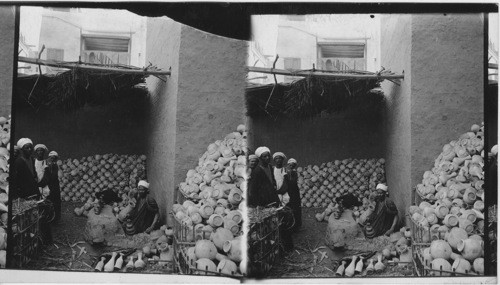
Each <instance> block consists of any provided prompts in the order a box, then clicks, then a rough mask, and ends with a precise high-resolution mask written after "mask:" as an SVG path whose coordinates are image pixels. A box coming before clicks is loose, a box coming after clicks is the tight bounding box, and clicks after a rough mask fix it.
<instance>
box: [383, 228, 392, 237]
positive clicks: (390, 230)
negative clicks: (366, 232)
mask: <svg viewBox="0 0 500 285" xmlns="http://www.w3.org/2000/svg"><path fill="white" fill-rule="evenodd" d="M393 232H394V230H393V229H389V230H388V231H386V232H385V235H386V236H390V235H391V234H392V233H393Z"/></svg>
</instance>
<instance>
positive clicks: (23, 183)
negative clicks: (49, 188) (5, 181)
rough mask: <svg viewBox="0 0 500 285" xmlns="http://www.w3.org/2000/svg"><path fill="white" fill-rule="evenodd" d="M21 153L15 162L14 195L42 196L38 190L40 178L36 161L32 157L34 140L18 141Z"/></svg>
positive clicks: (24, 197) (23, 139)
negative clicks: (36, 168) (36, 169)
mask: <svg viewBox="0 0 500 285" xmlns="http://www.w3.org/2000/svg"><path fill="white" fill-rule="evenodd" d="M17 146H18V147H19V149H20V154H19V156H18V157H17V158H16V161H15V162H14V173H13V175H12V178H13V179H12V183H13V186H14V191H12V192H13V194H14V197H15V198H17V197H19V198H23V199H27V198H36V199H38V198H40V191H38V179H37V174H36V171H35V162H34V160H33V158H32V154H33V142H32V141H31V140H30V139H28V138H22V139H20V140H19V141H18V142H17Z"/></svg>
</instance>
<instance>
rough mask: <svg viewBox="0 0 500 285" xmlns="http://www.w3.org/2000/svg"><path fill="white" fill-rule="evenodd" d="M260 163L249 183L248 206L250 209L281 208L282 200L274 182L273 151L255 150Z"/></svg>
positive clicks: (261, 148)
mask: <svg viewBox="0 0 500 285" xmlns="http://www.w3.org/2000/svg"><path fill="white" fill-rule="evenodd" d="M255 155H257V156H258V157H259V160H260V163H259V165H258V166H257V167H255V169H254V170H253V171H252V173H251V176H252V178H251V179H250V180H249V181H248V205H249V206H250V207H257V206H261V207H266V208H267V207H279V205H280V200H279V197H278V194H277V193H276V181H275V180H274V175H273V167H272V166H271V165H270V164H269V162H270V161H271V151H270V150H269V149H268V148H267V147H259V148H257V150H255Z"/></svg>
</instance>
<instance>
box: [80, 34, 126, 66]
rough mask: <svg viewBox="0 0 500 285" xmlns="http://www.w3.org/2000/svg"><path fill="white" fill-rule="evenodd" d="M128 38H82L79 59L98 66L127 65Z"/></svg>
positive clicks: (89, 36)
mask: <svg viewBox="0 0 500 285" xmlns="http://www.w3.org/2000/svg"><path fill="white" fill-rule="evenodd" d="M129 47H130V38H125V37H103V36H91V35H87V36H83V37H82V52H81V59H82V60H83V61H84V62H89V63H98V64H118V63H120V64H127V65H128V64H129V61H130V49H129Z"/></svg>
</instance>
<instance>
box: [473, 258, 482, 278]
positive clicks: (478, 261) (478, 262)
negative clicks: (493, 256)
mask: <svg viewBox="0 0 500 285" xmlns="http://www.w3.org/2000/svg"><path fill="white" fill-rule="evenodd" d="M472 267H473V268H474V271H476V273H477V274H479V275H484V259H483V258H482V257H478V258H476V260H474V262H473V263H472Z"/></svg>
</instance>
